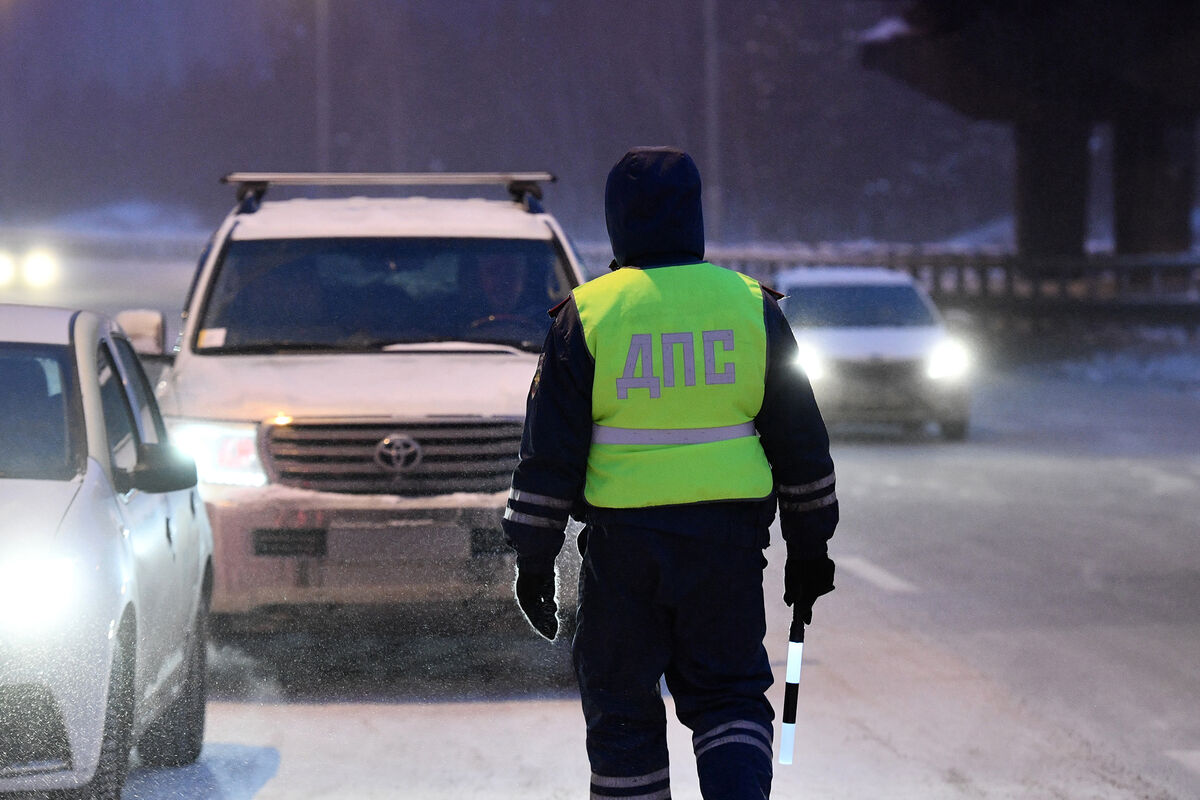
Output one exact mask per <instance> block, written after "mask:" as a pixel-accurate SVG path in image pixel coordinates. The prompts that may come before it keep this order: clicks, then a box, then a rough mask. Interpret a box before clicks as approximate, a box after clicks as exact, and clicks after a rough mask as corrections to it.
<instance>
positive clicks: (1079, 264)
mask: <svg viewBox="0 0 1200 800" xmlns="http://www.w3.org/2000/svg"><path fill="white" fill-rule="evenodd" d="M580 251H581V253H582V254H583V256H584V258H585V260H586V261H587V262H588V263H589V264H590V265H593V273H592V274H599V272H602V271H603V270H604V267H603V264H605V263H607V260H606V259H608V258H611V254H610V253H609V251H608V250H607V247H605V246H601V245H587V246H583V247H580ZM706 258H708V260H710V261H712V262H714V263H718V264H721V265H722V266H726V267H730V268H731V269H736V270H738V271H740V272H745V273H746V274H748V275H752V276H754V277H756V278H758V279H759V280H762V281H763V282H765V283H767V284H770V283H771V282H772V280H773V279H774V278H775V276H776V275H777V274H778V273H779V272H781V271H783V270H785V269H791V268H794V267H805V266H835V265H838V266H863V267H868V266H874V267H888V268H891V269H896V270H899V271H902V272H906V273H908V274H910V275H912V276H913V277H914V278H915V279H916V280H917V281H918V282H920V283H921V284H922V285H923V286H924V287H925V289H926V290H927V291H928V292H929V293H930V295H931V296H932V297H933V298H934V300H935V301H937V302H938V303H939V304H940V305H944V306H951V307H960V308H966V309H971V310H978V311H981V312H986V311H990V310H994V311H997V312H1003V313H1013V312H1018V311H1022V310H1024V311H1027V312H1032V313H1039V314H1056V313H1074V314H1082V315H1085V316H1086V315H1088V314H1090V313H1097V314H1105V315H1111V316H1114V317H1119V316H1121V315H1134V316H1139V317H1144V318H1149V319H1153V318H1154V317H1155V315H1156V314H1161V315H1163V316H1164V317H1170V318H1172V319H1184V320H1188V321H1200V253H1183V254H1155V255H1139V256H1116V255H1109V254H1090V255H1088V256H1085V257H1082V258H1065V257H1064V258H1036V259H1035V258H1028V257H1023V256H1019V255H1016V254H1014V253H1012V252H1009V251H1005V250H1000V249H969V250H967V249H961V248H949V247H935V246H920V245H899V244H889V245H875V244H864V245H859V244H853V243H851V244H827V245H762V246H754V247H728V246H723V247H710V248H709V249H708V251H707V253H706ZM598 264H599V265H601V266H599V268H598V269H596V267H595V265H598Z"/></svg>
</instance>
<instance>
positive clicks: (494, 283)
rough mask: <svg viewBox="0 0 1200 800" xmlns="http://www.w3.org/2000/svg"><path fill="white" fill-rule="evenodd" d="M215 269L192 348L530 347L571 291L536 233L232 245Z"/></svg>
mask: <svg viewBox="0 0 1200 800" xmlns="http://www.w3.org/2000/svg"><path fill="white" fill-rule="evenodd" d="M217 270H218V271H217V275H216V280H215V281H214V283H213V285H212V289H211V291H210V292H209V295H208V298H207V301H206V303H205V307H204V311H203V318H202V324H201V325H200V326H199V332H198V334H197V339H196V343H195V347H196V350H197V351H199V352H206V353H212V352H280V351H286V350H334V349H336V350H343V349H345V350H354V349H361V350H370V349H380V348H384V347H388V346H391V345H403V344H407V343H417V342H437V341H455V342H479V343H491V344H506V345H512V346H514V347H519V348H522V349H526V350H538V349H540V348H541V345H542V341H543V339H544V338H545V335H546V332H547V331H548V330H549V328H550V318H549V316H548V315H547V313H546V311H547V310H548V309H549V308H551V307H552V306H553V305H555V304H556V303H558V302H559V301H560V300H562V299H563V298H565V297H566V296H567V293H568V292H570V290H571V286H570V283H569V281H568V280H567V277H566V276H567V271H566V268H565V265H564V264H563V263H562V260H561V258H560V255H559V253H558V251H557V249H556V248H555V247H554V244H553V243H552V242H551V241H548V240H538V239H482V238H455V239H449V238H329V239H254V240H242V241H237V240H234V241H231V242H230V243H229V245H228V248H227V249H226V251H225V253H224V254H223V256H222V259H221V262H220V264H218V265H217Z"/></svg>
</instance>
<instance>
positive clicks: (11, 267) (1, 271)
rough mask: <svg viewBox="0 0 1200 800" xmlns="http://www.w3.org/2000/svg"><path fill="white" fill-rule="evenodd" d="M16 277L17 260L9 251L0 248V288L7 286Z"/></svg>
mask: <svg viewBox="0 0 1200 800" xmlns="http://www.w3.org/2000/svg"><path fill="white" fill-rule="evenodd" d="M16 279H17V260H16V259H15V258H13V257H12V254H11V253H5V252H4V251H2V250H0V288H3V287H5V286H9V285H10V284H12V282H13V281H15V280H16Z"/></svg>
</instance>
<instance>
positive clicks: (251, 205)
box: [221, 172, 557, 214]
mask: <svg viewBox="0 0 1200 800" xmlns="http://www.w3.org/2000/svg"><path fill="white" fill-rule="evenodd" d="M555 180H557V179H556V178H555V176H554V173H552V172H231V173H229V174H228V175H225V176H224V177H222V178H221V183H236V184H237V185H238V188H237V199H238V211H239V212H240V213H244V214H251V213H254V212H255V211H257V210H258V206H259V204H260V203H261V202H262V198H263V195H264V194H266V192H267V187H269V186H270V185H271V184H276V185H278V186H483V185H490V184H499V185H502V186H506V187H507V188H508V193H509V194H510V195H512V199H513V202H515V203H523V204H524V206H525V208H526V209H527V210H528V211H530V212H531V213H539V212H541V211H542V204H541V202H540V201H541V199H542V187H541V184H542V183H544V182H549V183H553V182H554V181H555Z"/></svg>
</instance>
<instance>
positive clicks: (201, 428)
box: [167, 419, 267, 486]
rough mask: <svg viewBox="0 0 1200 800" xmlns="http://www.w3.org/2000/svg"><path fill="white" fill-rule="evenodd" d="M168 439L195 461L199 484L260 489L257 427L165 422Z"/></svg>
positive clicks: (261, 472) (264, 476)
mask: <svg viewBox="0 0 1200 800" xmlns="http://www.w3.org/2000/svg"><path fill="white" fill-rule="evenodd" d="M167 427H168V428H169V429H170V433H171V440H172V442H173V443H174V444H175V446H176V447H178V448H179V449H180V450H182V451H183V452H185V453H187V454H188V455H189V456H191V457H192V458H194V459H195V460H196V473H197V475H198V476H199V478H200V482H201V483H215V484H224V485H226V486H264V485H266V483H267V473H266V472H265V471H264V470H263V465H262V461H260V460H259V458H258V426H257V425H254V424H249V423H237V422H196V421H193V420H180V419H174V420H171V419H168V420H167Z"/></svg>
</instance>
